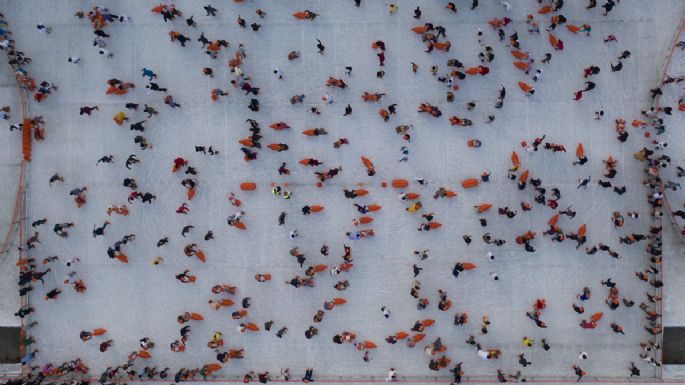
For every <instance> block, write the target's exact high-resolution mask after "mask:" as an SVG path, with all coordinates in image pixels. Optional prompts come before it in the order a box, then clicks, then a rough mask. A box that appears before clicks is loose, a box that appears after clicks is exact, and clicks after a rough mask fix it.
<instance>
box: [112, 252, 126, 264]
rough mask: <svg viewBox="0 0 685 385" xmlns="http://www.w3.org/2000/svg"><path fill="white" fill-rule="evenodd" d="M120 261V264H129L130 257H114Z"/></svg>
mask: <svg viewBox="0 0 685 385" xmlns="http://www.w3.org/2000/svg"><path fill="white" fill-rule="evenodd" d="M114 258H116V259H118V260H119V262H123V263H128V257H127V256H126V255H124V254H121V253H119V254H118V255H117V256H116V257H114Z"/></svg>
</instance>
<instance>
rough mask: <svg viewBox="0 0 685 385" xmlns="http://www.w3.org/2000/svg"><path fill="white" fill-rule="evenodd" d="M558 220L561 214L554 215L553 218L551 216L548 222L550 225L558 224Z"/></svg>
mask: <svg viewBox="0 0 685 385" xmlns="http://www.w3.org/2000/svg"><path fill="white" fill-rule="evenodd" d="M558 221H559V214H557V215H555V216H553V217H552V218H549V221H548V222H547V224H548V225H550V226H556V225H557V222H558Z"/></svg>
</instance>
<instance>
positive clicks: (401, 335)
mask: <svg viewBox="0 0 685 385" xmlns="http://www.w3.org/2000/svg"><path fill="white" fill-rule="evenodd" d="M407 337H409V333H405V332H397V333H395V338H397V339H398V340H403V339H405V338H407Z"/></svg>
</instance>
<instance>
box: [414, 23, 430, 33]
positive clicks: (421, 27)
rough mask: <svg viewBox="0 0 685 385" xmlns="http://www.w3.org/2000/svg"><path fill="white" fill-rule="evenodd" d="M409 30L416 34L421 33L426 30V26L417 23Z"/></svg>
mask: <svg viewBox="0 0 685 385" xmlns="http://www.w3.org/2000/svg"><path fill="white" fill-rule="evenodd" d="M411 30H412V31H413V32H414V33H416V34H418V35H423V34H424V33H426V32H428V27H427V26H425V25H417V26H416V27H414V28H412V29H411Z"/></svg>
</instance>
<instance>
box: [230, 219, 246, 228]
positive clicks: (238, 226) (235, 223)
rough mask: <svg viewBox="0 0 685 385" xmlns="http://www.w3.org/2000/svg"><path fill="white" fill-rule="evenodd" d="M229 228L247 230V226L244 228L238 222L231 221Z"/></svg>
mask: <svg viewBox="0 0 685 385" xmlns="http://www.w3.org/2000/svg"><path fill="white" fill-rule="evenodd" d="M231 226H233V227H235V228H236V229H240V230H247V226H245V224H244V223H243V222H240V221H233V225H231Z"/></svg>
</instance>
